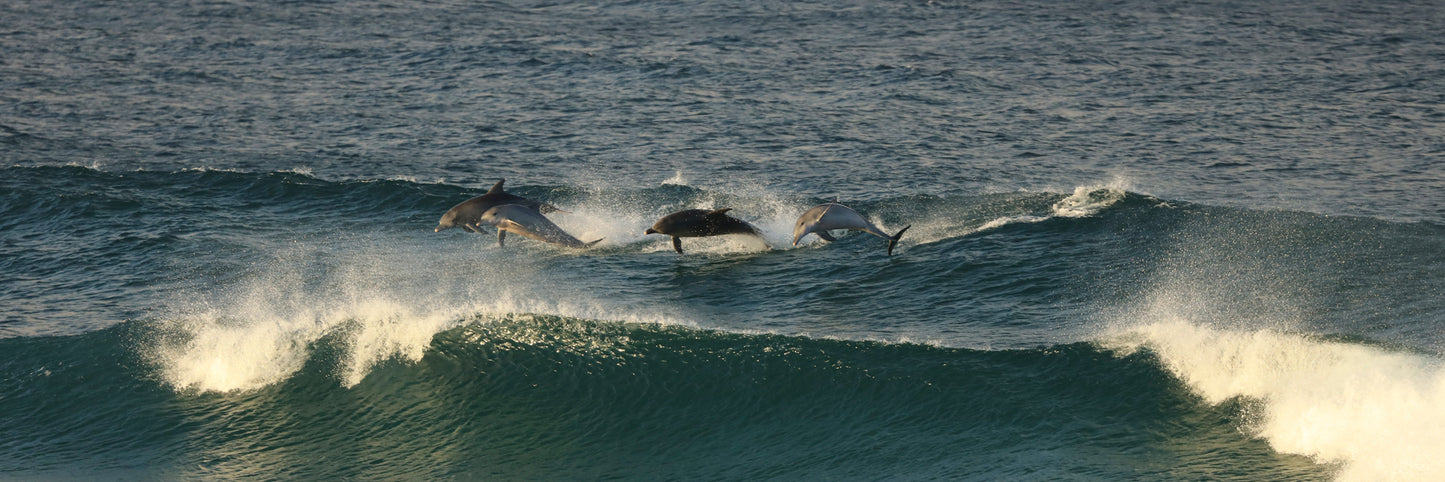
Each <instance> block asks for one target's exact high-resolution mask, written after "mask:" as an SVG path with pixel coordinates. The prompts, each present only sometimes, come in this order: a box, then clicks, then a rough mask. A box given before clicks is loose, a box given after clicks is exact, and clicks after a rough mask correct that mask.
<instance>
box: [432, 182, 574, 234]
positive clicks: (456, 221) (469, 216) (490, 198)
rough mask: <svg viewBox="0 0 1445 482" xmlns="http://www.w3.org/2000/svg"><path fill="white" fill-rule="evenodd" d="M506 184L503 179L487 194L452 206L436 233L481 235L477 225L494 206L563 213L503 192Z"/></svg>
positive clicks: (443, 216) (440, 222)
mask: <svg viewBox="0 0 1445 482" xmlns="http://www.w3.org/2000/svg"><path fill="white" fill-rule="evenodd" d="M504 182H507V180H506V179H502V180H500V181H497V184H496V185H493V186H492V189H490V190H488V191H487V193H486V194H483V195H481V196H477V197H474V198H471V199H468V200H466V201H462V202H461V204H457V205H456V206H452V208H451V209H448V210H447V212H446V213H445V214H442V219H441V221H439V222H438V223H437V228H436V230H435V232H438V233H440V232H442V230H445V229H451V228H457V227H460V228H462V229H465V230H467V231H471V232H473V233H481V232H482V230H481V228H479V227H478V226H477V224H478V221H480V220H481V218H482V214H483V213H486V212H487V210H488V209H491V208H492V207H494V206H501V205H503V204H516V205H521V206H526V207H529V208H532V209H533V210H535V211H537V212H539V213H550V212H553V211H562V210H561V209H557V207H556V206H553V205H551V204H547V203H544V202H540V201H533V200H531V199H527V198H524V197H522V196H517V195H513V194H507V192H506V191H503V190H502V183H504ZM562 212H566V211H562Z"/></svg>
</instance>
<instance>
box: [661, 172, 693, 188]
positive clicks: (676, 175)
mask: <svg viewBox="0 0 1445 482" xmlns="http://www.w3.org/2000/svg"><path fill="white" fill-rule="evenodd" d="M662 185H664V186H687V185H688V183H687V178H686V177H683V175H682V171H674V172H673V173H672V177H669V178H667V179H666V180H664V181H662Z"/></svg>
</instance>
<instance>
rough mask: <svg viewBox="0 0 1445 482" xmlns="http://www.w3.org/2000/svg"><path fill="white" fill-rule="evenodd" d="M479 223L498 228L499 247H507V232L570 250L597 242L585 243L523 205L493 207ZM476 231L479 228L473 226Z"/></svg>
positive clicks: (483, 215)
mask: <svg viewBox="0 0 1445 482" xmlns="http://www.w3.org/2000/svg"><path fill="white" fill-rule="evenodd" d="M478 222H480V223H481V224H486V225H488V226H496V228H497V246H505V245H506V239H507V232H512V233H516V234H518V235H521V236H525V237H528V238H532V239H535V240H537V241H542V242H546V243H552V244H557V245H562V246H566V247H569V248H579V249H580V248H589V247H591V246H592V245H594V244H597V241H602V239H601V238H598V239H597V241H592V242H590V243H584V242H582V241H579V240H578V239H577V238H574V237H572V235H570V234H567V232H566V231H563V230H562V228H559V227H557V225H556V224H553V223H552V221H551V220H549V219H547V217H546V216H543V215H542V213H541V212H539V211H538V210H536V209H533V208H532V207H531V206H527V205H523V204H503V205H501V206H493V207H492V208H491V209H488V210H487V212H485V213H482V215H481V217H480V219H478ZM472 227H473V228H474V229H475V228H477V226H476V225H475V224H473V225H472Z"/></svg>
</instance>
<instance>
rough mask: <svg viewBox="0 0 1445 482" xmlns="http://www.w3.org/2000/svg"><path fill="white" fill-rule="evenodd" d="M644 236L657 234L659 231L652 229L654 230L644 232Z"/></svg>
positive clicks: (649, 229) (648, 229)
mask: <svg viewBox="0 0 1445 482" xmlns="http://www.w3.org/2000/svg"><path fill="white" fill-rule="evenodd" d="M642 234H657V230H656V229H652V228H647V231H643V232H642Z"/></svg>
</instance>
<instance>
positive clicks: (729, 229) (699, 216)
mask: <svg viewBox="0 0 1445 482" xmlns="http://www.w3.org/2000/svg"><path fill="white" fill-rule="evenodd" d="M731 210H732V208H723V209H713V210H708V209H687V210H683V211H678V212H675V213H672V214H669V215H666V216H663V217H662V219H659V220H657V222H656V223H654V224H653V225H652V227H651V228H648V229H647V231H644V232H643V233H642V234H666V235H668V236H672V249H673V250H674V251H677V253H678V254H682V238H701V237H704V236H721V235H724V234H747V235H752V236H757V237H758V239H762V238H763V233H762V232H760V231H758V228H755V227H753V225H751V224H748V223H747V222H746V221H743V220H741V219H738V218H734V217H732V216H728V215H727V212H728V211H731ZM764 242H766V240H764Z"/></svg>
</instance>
